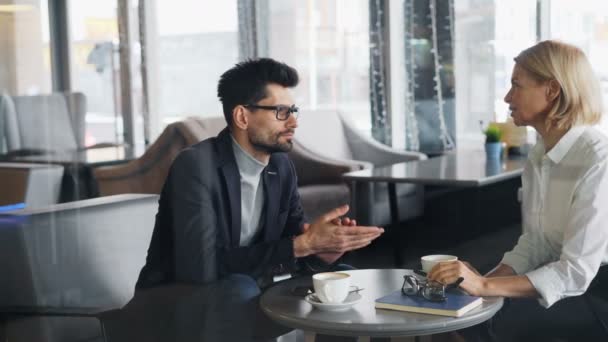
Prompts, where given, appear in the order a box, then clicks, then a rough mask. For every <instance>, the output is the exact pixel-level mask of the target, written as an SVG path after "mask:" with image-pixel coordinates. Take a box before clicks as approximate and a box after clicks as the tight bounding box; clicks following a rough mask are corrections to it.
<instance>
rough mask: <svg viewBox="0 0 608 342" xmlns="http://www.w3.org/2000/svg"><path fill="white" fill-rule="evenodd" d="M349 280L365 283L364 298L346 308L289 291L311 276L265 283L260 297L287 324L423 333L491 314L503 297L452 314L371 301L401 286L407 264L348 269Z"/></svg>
mask: <svg viewBox="0 0 608 342" xmlns="http://www.w3.org/2000/svg"><path fill="white" fill-rule="evenodd" d="M345 273H349V274H351V275H352V281H351V285H355V286H358V287H359V288H363V289H364V290H362V291H361V292H359V293H360V294H361V296H362V297H363V298H362V300H361V301H360V302H359V303H357V304H356V305H355V306H353V307H352V308H351V309H350V310H348V311H344V312H328V311H319V310H317V309H314V308H313V307H312V305H311V304H309V303H307V302H306V301H305V300H304V298H302V297H298V296H296V295H294V294H292V290H293V288H295V287H296V286H309V285H311V284H312V280H311V277H299V278H294V279H289V280H286V281H283V282H280V283H277V284H276V285H275V286H273V287H271V288H269V289H268V290H266V292H264V294H263V295H262V298H261V300H260V305H261V308H262V310H263V311H264V312H265V313H266V314H267V315H268V316H269V317H270V318H272V319H273V320H275V321H277V322H279V323H281V324H283V325H286V326H288V327H292V328H296V329H302V330H305V331H314V332H316V333H321V334H328V335H338V336H370V337H398V336H421V335H430V334H437V333H442V332H447V331H453V330H459V329H463V328H466V327H470V326H473V325H476V324H479V323H481V322H484V321H486V320H488V319H489V318H491V317H492V316H493V315H494V314H495V313H496V312H497V311H498V310H500V308H501V307H502V303H503V300H502V298H484V301H483V304H482V305H481V306H479V307H477V308H475V309H473V310H471V311H469V312H467V313H466V314H465V315H463V316H461V317H458V318H455V317H447V316H437V315H426V314H418V313H410V312H402V311H392V310H384V309H376V308H375V307H374V301H375V299H377V298H380V297H382V296H384V295H387V294H389V293H391V292H393V291H396V290H398V289H400V288H401V285H402V283H403V276H404V275H405V274H412V271H411V270H405V269H377V270H355V271H346V272H345Z"/></svg>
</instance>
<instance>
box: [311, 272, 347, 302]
mask: <svg viewBox="0 0 608 342" xmlns="http://www.w3.org/2000/svg"><path fill="white" fill-rule="evenodd" d="M312 285H313V286H314V288H315V294H316V295H317V297H318V298H319V300H321V301H322V302H323V303H328V304H338V303H342V302H343V301H344V299H346V297H347V296H348V290H349V289H350V274H347V273H340V272H324V273H317V274H315V275H313V276H312Z"/></svg>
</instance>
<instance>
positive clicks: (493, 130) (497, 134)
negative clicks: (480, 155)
mask: <svg viewBox="0 0 608 342" xmlns="http://www.w3.org/2000/svg"><path fill="white" fill-rule="evenodd" d="M483 133H484V134H485V136H486V157H487V159H492V160H498V159H500V155H501V153H502V142H501V141H500V138H501V137H502V131H501V130H500V128H498V126H494V125H491V124H490V125H489V126H488V127H487V128H486V129H485V130H484V131H483Z"/></svg>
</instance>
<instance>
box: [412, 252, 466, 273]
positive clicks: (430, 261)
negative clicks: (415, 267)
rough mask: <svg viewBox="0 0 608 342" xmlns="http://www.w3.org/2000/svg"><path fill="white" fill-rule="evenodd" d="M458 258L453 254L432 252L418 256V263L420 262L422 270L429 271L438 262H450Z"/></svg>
mask: <svg viewBox="0 0 608 342" xmlns="http://www.w3.org/2000/svg"><path fill="white" fill-rule="evenodd" d="M456 260H458V257H457V256H454V255H446V254H433V255H425V256H423V257H422V258H420V263H421V264H422V270H423V271H424V272H426V273H429V272H431V270H432V269H433V267H435V265H436V264H438V263H440V262H450V261H456Z"/></svg>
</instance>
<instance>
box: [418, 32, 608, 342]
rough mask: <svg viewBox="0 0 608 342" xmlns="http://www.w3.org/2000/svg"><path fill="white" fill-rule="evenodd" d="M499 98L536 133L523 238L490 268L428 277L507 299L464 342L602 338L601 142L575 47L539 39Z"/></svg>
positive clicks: (595, 96) (589, 74)
mask: <svg viewBox="0 0 608 342" xmlns="http://www.w3.org/2000/svg"><path fill="white" fill-rule="evenodd" d="M515 62H516V64H515V67H514V68H513V74H512V80H511V83H512V86H511V89H510V90H509V92H508V93H507V95H506V96H505V102H507V103H508V104H509V109H510V110H511V116H512V117H513V120H514V122H515V124H516V125H518V126H532V127H534V129H535V130H536V131H537V132H538V134H539V135H540V137H541V139H540V141H539V143H538V144H537V145H536V146H535V147H534V148H533V149H532V151H531V152H530V154H529V157H528V161H527V163H526V166H525V168H524V172H523V175H522V187H523V203H522V208H523V210H522V212H523V234H522V235H521V237H520V238H519V241H518V242H517V245H516V246H515V247H514V248H513V250H511V251H510V252H507V253H506V254H505V255H504V257H503V259H502V261H501V262H500V263H499V264H498V266H496V268H495V269H494V270H492V271H490V272H489V273H488V274H487V275H485V276H482V275H480V274H479V273H478V272H477V271H476V270H475V269H474V268H473V267H471V266H470V265H469V264H467V263H463V262H454V263H442V264H440V265H437V266H436V267H435V268H434V269H433V270H432V271H431V272H430V273H429V278H430V279H434V280H437V281H440V282H442V283H451V282H454V281H455V280H456V279H457V278H458V277H464V281H463V282H462V284H461V287H462V288H463V289H464V290H465V291H467V292H469V293H471V294H473V295H477V296H502V297H507V298H508V299H507V300H505V305H504V307H503V309H502V310H501V311H500V312H499V313H498V314H497V315H496V316H495V317H494V318H493V319H492V320H491V321H490V322H488V323H487V324H484V325H481V326H477V327H473V328H470V329H467V330H464V331H463V332H462V335H464V336H465V337H466V339H467V340H481V341H492V340H506V341H526V340H534V341H544V340H551V339H553V338H560V339H574V340H577V341H596V340H601V341H608V334H607V330H606V322H607V320H608V319H607V317H608V267H606V266H605V265H606V264H608V139H607V138H606V137H605V136H604V135H603V134H602V133H600V132H599V131H598V130H597V129H596V128H595V127H593V125H594V124H596V123H598V122H599V120H600V117H601V113H602V101H601V92H600V86H599V82H598V80H597V79H596V77H595V76H594V74H593V71H592V68H591V66H590V64H589V62H588V60H587V58H586V57H585V54H584V53H583V52H582V51H581V50H580V49H578V48H577V47H575V46H572V45H569V44H565V43H562V42H558V41H551V40H549V41H543V42H541V43H538V44H537V45H535V46H533V47H531V48H528V49H526V50H524V51H522V52H521V53H520V54H519V55H518V56H517V57H516V58H515Z"/></svg>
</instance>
